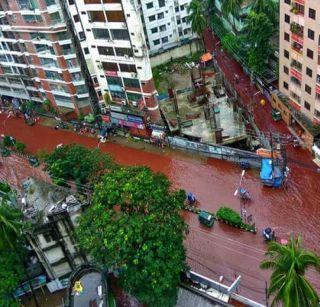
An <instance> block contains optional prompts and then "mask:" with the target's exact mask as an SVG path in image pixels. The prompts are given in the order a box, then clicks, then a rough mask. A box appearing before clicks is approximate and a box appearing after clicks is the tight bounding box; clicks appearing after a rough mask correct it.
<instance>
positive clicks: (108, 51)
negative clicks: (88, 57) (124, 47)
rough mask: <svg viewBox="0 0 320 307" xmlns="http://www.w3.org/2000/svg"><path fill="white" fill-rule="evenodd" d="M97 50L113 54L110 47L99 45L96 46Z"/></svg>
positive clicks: (103, 53) (102, 53)
mask: <svg viewBox="0 0 320 307" xmlns="http://www.w3.org/2000/svg"><path fill="white" fill-rule="evenodd" d="M98 51H99V53H100V54H101V55H114V51H113V48H112V47H100V46H98Z"/></svg>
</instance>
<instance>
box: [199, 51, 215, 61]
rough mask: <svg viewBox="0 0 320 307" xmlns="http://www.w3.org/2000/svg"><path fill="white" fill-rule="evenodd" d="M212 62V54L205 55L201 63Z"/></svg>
mask: <svg viewBox="0 0 320 307" xmlns="http://www.w3.org/2000/svg"><path fill="white" fill-rule="evenodd" d="M211 60H212V55H211V53H210V52H207V53H205V54H204V55H203V56H202V57H201V62H208V61H211Z"/></svg>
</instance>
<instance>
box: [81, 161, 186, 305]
mask: <svg viewBox="0 0 320 307" xmlns="http://www.w3.org/2000/svg"><path fill="white" fill-rule="evenodd" d="M184 199H185V192H184V191H182V190H179V191H175V190H172V188H171V186H170V182H169V181H168V179H167V178H166V177H165V176H164V175H161V174H155V173H153V172H152V171H151V170H150V169H149V168H145V167H130V168H121V169H117V170H114V171H112V172H111V173H109V174H107V175H105V176H104V177H103V181H102V182H101V183H100V184H98V185H96V187H95V190H94V195H93V202H92V205H91V207H90V208H89V209H88V210H87V212H85V214H83V215H82V216H81V217H80V219H79V225H78V227H77V230H76V232H77V235H78V239H79V243H80V246H81V247H82V248H83V249H84V250H85V251H87V252H88V253H89V254H90V255H91V256H92V257H93V259H94V260H95V261H96V262H97V263H98V264H100V265H103V266H105V267H109V268H116V269H118V270H119V278H120V281H121V284H122V286H123V287H124V289H125V290H127V291H128V292H130V293H131V294H133V295H134V296H136V297H137V298H138V299H139V300H140V301H141V302H143V303H146V304H147V305H149V306H173V305H174V304H175V301H176V295H177V286H178V283H179V280H180V273H181V272H182V271H185V270H186V262H185V257H186V255H185V249H184V246H183V239H184V235H185V233H186V231H187V226H186V224H185V223H184V221H183V219H182V218H181V216H180V209H181V208H182V206H183V202H184Z"/></svg>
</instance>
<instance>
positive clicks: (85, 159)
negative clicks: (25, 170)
mask: <svg viewBox="0 0 320 307" xmlns="http://www.w3.org/2000/svg"><path fill="white" fill-rule="evenodd" d="M42 158H43V160H44V162H45V165H46V170H47V171H48V172H49V174H50V176H51V177H52V179H53V181H54V183H56V184H59V185H66V180H71V181H74V182H75V183H76V184H78V185H79V187H80V185H83V184H89V185H93V184H94V183H97V182H98V181H99V180H100V179H101V176H102V175H104V174H105V173H106V172H109V171H110V170H112V169H114V168H115V167H116V164H115V163H114V161H113V159H112V157H111V156H109V155H107V154H103V153H102V152H101V151H100V150H99V149H91V148H86V147H84V146H81V145H76V144H73V145H66V146H62V147H61V148H56V149H55V150H54V151H53V152H51V153H42Z"/></svg>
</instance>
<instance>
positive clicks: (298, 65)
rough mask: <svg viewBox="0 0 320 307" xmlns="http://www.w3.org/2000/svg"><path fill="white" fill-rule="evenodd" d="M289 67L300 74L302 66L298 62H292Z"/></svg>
mask: <svg viewBox="0 0 320 307" xmlns="http://www.w3.org/2000/svg"><path fill="white" fill-rule="evenodd" d="M290 66H291V67H292V68H294V69H295V70H297V71H298V72H302V64H301V63H300V62H298V61H296V60H292V61H291V64H290Z"/></svg>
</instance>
